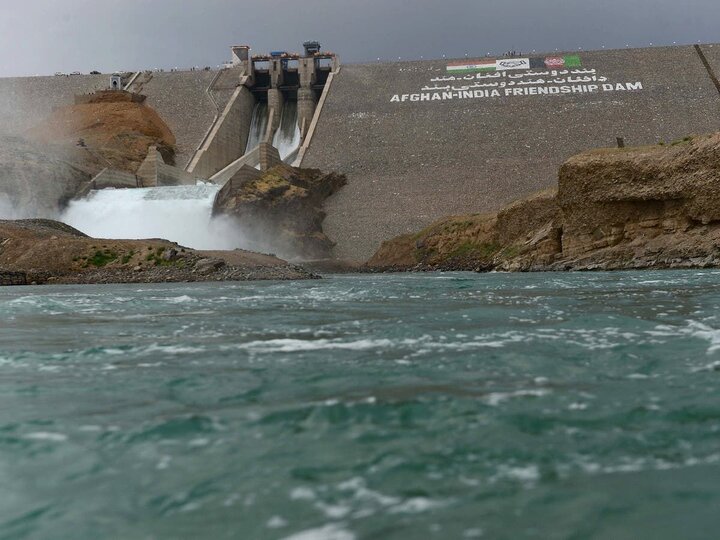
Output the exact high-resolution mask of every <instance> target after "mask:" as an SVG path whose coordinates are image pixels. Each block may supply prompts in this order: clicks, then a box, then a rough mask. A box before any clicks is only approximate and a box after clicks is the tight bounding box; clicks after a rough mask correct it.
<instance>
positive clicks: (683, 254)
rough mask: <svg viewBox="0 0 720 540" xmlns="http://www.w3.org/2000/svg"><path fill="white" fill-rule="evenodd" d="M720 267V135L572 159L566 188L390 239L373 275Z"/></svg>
mask: <svg viewBox="0 0 720 540" xmlns="http://www.w3.org/2000/svg"><path fill="white" fill-rule="evenodd" d="M695 267H720V134H714V135H709V136H702V137H687V138H685V139H683V140H682V141H676V142H675V143H672V144H670V145H657V146H651V147H641V148H625V149H601V150H595V151H591V152H586V153H583V154H580V155H577V156H575V157H573V158H571V159H569V160H568V161H567V162H566V163H564V164H563V165H562V167H561V169H560V172H559V181H558V188H557V190H556V191H547V192H542V193H538V194H536V195H534V196H532V197H530V198H528V199H525V200H522V201H519V202H517V203H515V204H512V205H510V206H508V207H506V208H504V209H502V210H501V211H500V212H497V213H493V214H473V215H467V216H453V217H449V218H446V219H443V220H441V221H439V222H437V223H434V224H433V225H431V226H429V227H427V228H426V229H424V230H422V231H420V232H418V233H417V234H411V235H404V236H400V237H397V238H394V239H392V240H389V241H387V242H384V243H383V245H382V246H381V247H380V249H379V250H378V251H377V252H376V253H375V255H374V256H373V257H372V258H371V259H370V260H369V261H368V263H367V268H368V269H371V270H410V269H417V270H427V269H445V270H477V271H491V270H500V271H551V270H618V269H643V268H695Z"/></svg>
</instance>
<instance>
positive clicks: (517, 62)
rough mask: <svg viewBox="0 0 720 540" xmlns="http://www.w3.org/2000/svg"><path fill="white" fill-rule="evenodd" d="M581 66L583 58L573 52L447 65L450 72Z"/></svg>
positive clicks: (571, 67) (572, 67)
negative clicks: (560, 54)
mask: <svg viewBox="0 0 720 540" xmlns="http://www.w3.org/2000/svg"><path fill="white" fill-rule="evenodd" d="M581 67H582V60H580V57H579V56H578V55H576V54H571V55H565V56H548V57H537V58H502V59H492V60H491V59H483V60H472V61H465V62H451V63H450V64H448V65H447V71H448V72H449V73H482V72H492V71H512V70H518V69H574V68H581Z"/></svg>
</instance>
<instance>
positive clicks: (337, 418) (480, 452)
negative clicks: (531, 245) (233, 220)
mask: <svg viewBox="0 0 720 540" xmlns="http://www.w3.org/2000/svg"><path fill="white" fill-rule="evenodd" d="M719 313H720V272H717V271H710V270H703V271H682V272H674V271H673V272H646V273H643V272H619V273H597V274H595V273H582V274H521V275H504V274H490V275H479V274H478V275H476V274H453V273H450V274H421V275H382V276H374V275H362V276H339V277H331V278H330V279H326V280H323V281H310V282H296V283H267V282H263V283H237V284H235V283H222V284H192V285H184V284H173V285H168V284H162V285H141V286H138V285H121V286H90V287H76V286H63V287H21V288H8V289H0V321H2V324H0V374H1V375H2V377H0V486H2V493H3V496H2V497H0V536H2V537H3V538H78V539H85V538H107V537H111V538H150V537H152V538H248V539H253V540H256V539H257V540H280V539H284V540H287V539H291V540H360V539H364V538H383V539H384V538H389V539H393V540H395V539H397V540H416V539H419V538H421V539H426V538H428V539H433V538H442V539H443V540H444V539H451V538H452V539H455V538H458V539H465V538H493V539H495V538H513V539H524V538H528V539H529V538H543V539H544V538H602V539H615V538H653V539H668V540H669V539H673V540H675V539H677V538H683V539H687V538H690V539H700V538H708V537H709V536H708V531H710V532H711V531H713V530H714V528H713V527H714V525H715V523H716V522H717V508H718V504H720V488H719V487H718V486H720V451H719V450H718V448H719V445H718V434H719V433H720V405H719V403H720V402H719V401H718V395H720V368H719V367H718V366H720V348H719V347H718V342H719V339H718V335H720V315H718V314H719Z"/></svg>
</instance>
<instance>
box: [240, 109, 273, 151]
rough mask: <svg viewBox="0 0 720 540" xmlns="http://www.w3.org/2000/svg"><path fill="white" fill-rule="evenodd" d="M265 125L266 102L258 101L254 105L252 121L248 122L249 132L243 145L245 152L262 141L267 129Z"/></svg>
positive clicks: (266, 123) (266, 121) (266, 120)
mask: <svg viewBox="0 0 720 540" xmlns="http://www.w3.org/2000/svg"><path fill="white" fill-rule="evenodd" d="M267 125H268V106H267V103H258V104H257V105H255V110H254V111H253V117H252V122H251V124H250V133H249V135H248V142H247V146H246V147H245V153H247V152H250V151H251V150H254V149H255V147H256V146H257V145H259V144H260V143H261V142H262V140H263V137H264V136H265V131H267Z"/></svg>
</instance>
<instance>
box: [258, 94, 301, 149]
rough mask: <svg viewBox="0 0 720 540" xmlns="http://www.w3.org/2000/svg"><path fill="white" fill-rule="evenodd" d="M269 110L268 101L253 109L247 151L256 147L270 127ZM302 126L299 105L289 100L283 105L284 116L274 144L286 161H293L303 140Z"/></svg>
mask: <svg viewBox="0 0 720 540" xmlns="http://www.w3.org/2000/svg"><path fill="white" fill-rule="evenodd" d="M268 116H269V111H268V105H267V103H258V104H257V105H255V110H254V111H253V117H252V122H251V124H250V133H249V135H248V142H247V146H246V147H245V152H246V153H247V152H250V151H252V150H254V149H255V147H256V146H258V145H259V144H260V143H261V142H262V141H263V137H264V136H265V132H266V131H267V127H268V120H269V118H268ZM300 139H301V133H300V126H299V125H298V107H297V102H295V101H288V102H286V103H285V105H284V106H283V112H282V116H281V118H280V127H278V129H277V131H276V132H275V135H274V137H273V141H272V143H273V146H274V147H275V148H277V149H278V152H279V153H280V159H282V160H283V161H285V162H290V161H292V158H293V157H294V155H295V153H296V152H297V150H298V148H300V142H301V140H300Z"/></svg>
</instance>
